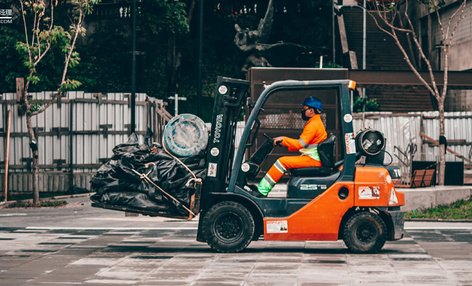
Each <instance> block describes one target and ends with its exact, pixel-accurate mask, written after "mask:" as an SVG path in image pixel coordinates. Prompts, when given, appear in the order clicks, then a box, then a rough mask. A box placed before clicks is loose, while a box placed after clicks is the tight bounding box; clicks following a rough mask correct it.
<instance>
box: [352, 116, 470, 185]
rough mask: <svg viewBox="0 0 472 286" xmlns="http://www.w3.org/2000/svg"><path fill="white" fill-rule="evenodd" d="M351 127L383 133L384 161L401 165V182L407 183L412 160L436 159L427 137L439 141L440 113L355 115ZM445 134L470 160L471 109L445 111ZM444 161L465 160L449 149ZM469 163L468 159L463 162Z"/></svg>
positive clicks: (437, 157) (452, 146)
mask: <svg viewBox="0 0 472 286" xmlns="http://www.w3.org/2000/svg"><path fill="white" fill-rule="evenodd" d="M353 122H354V130H355V131H359V130H362V129H364V128H371V129H376V130H379V131H381V132H382V133H384V135H385V137H386V139H387V144H386V151H387V155H386V156H385V161H384V163H390V162H392V164H393V165H395V166H399V167H401V168H402V172H403V174H404V183H405V184H408V183H409V174H410V173H411V169H410V168H411V162H412V161H433V162H437V161H439V147H438V146H436V145H435V144H434V143H432V142H431V141H429V140H428V139H427V138H426V137H424V136H421V135H420V133H422V134H425V135H426V136H427V137H429V138H431V139H433V140H435V141H439V112H414V113H407V114H405V113H404V114H396V113H385V112H382V113H375V112H369V113H365V114H355V115H354V121H353ZM445 132H446V134H445V137H446V138H447V141H448V146H447V147H448V148H449V149H451V150H452V151H454V152H455V153H457V154H459V155H461V156H463V157H464V158H466V159H469V160H471V159H472V112H446V113H445ZM446 161H447V162H459V161H467V160H464V159H463V158H460V157H458V156H456V155H454V154H452V153H451V152H448V153H447V155H446ZM465 164H468V162H465Z"/></svg>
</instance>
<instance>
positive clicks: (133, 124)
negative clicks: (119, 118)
mask: <svg viewBox="0 0 472 286" xmlns="http://www.w3.org/2000/svg"><path fill="white" fill-rule="evenodd" d="M131 14H132V16H131V17H132V26H133V28H132V29H133V31H132V34H133V35H132V41H133V43H132V51H131V53H132V56H131V104H130V105H131V106H130V108H131V126H130V133H131V134H132V133H134V132H135V131H136V0H133V6H132V8H131Z"/></svg>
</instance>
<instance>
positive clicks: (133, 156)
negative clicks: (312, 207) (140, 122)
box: [91, 134, 206, 215]
mask: <svg viewBox="0 0 472 286" xmlns="http://www.w3.org/2000/svg"><path fill="white" fill-rule="evenodd" d="M113 153H114V155H113V157H112V159H111V160H110V161H108V162H107V163H105V164H103V165H102V166H101V167H100V168H99V169H98V171H97V173H96V174H95V176H94V177H93V178H92V180H91V190H92V191H94V192H96V193H95V194H94V195H93V196H92V197H91V200H92V201H93V202H95V203H98V206H100V205H113V206H126V207H128V208H132V209H135V210H146V211H148V212H153V211H155V212H159V214H162V213H163V212H164V213H166V214H168V215H188V213H189V212H188V211H187V210H186V209H185V208H184V207H182V205H183V206H185V207H187V208H189V207H190V204H191V197H192V195H193V194H195V192H196V189H197V188H198V185H196V184H195V178H197V179H201V180H203V179H204V176H205V174H206V171H205V157H206V156H205V150H203V151H201V152H200V153H198V154H196V155H193V156H190V157H185V158H178V159H176V157H173V156H171V155H170V154H169V153H167V152H166V151H165V150H164V149H163V148H162V147H160V146H159V148H155V149H154V150H153V152H151V148H149V147H148V146H146V145H141V144H139V143H138V140H137V137H136V136H135V135H134V134H133V135H132V136H130V138H129V140H128V142H126V143H124V144H119V145H117V146H115V148H113ZM184 165H185V166H184ZM143 175H145V176H146V177H147V179H149V180H151V181H152V183H150V182H147V179H146V178H144V176H143Z"/></svg>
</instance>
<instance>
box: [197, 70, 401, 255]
mask: <svg viewBox="0 0 472 286" xmlns="http://www.w3.org/2000/svg"><path fill="white" fill-rule="evenodd" d="M249 85H250V83H249V82H247V81H244V80H236V79H230V78H224V77H219V78H218V81H217V87H216V94H215V104H214V108H213V119H212V128H211V133H210V136H209V142H208V146H207V159H206V166H207V174H206V177H205V179H204V181H203V185H202V189H201V197H200V208H199V212H200V217H199V226H198V233H197V240H198V241H201V242H206V243H208V245H209V246H210V247H211V248H212V249H214V250H216V251H218V252H239V251H242V250H244V249H245V248H246V247H247V246H248V245H249V244H250V243H251V241H253V240H258V239H262V238H263V240H265V241H271V240H277V241H285V240H286V241H308V240H311V241H336V240H339V239H342V240H343V241H344V242H345V244H346V246H347V247H348V249H349V250H350V251H352V252H355V253H375V252H378V251H380V250H381V249H382V247H383V246H384V244H385V242H386V241H387V240H389V241H391V240H398V239H401V238H403V236H404V227H403V225H404V224H403V212H402V211H401V210H400V207H401V206H403V205H404V204H405V197H404V194H403V193H401V192H397V191H396V190H395V187H394V184H393V181H392V179H395V176H397V175H398V172H396V171H397V170H394V168H393V167H390V166H384V165H383V161H384V154H385V152H384V151H385V138H384V137H383V135H382V133H381V132H379V131H376V130H369V129H366V130H361V131H360V132H356V133H355V130H354V128H353V118H352V111H351V96H352V93H353V92H354V90H355V82H352V81H349V80H323V81H293V80H287V81H278V82H275V83H272V84H270V85H267V86H265V87H264V90H263V91H262V92H261V94H260V95H259V96H258V98H257V99H256V98H255V97H254V96H253V98H251V97H248V92H247V90H248V88H249ZM308 96H315V97H317V98H319V99H321V101H322V102H323V106H326V107H327V108H324V114H322V118H323V119H324V120H325V121H326V124H325V125H326V126H327V131H328V132H329V133H330V134H329V135H328V138H327V139H326V140H325V141H324V142H322V143H320V144H319V146H318V152H319V154H320V158H321V161H322V167H319V168H314V167H311V168H300V169H292V170H290V174H287V176H286V177H287V179H288V180H287V181H286V184H281V183H279V184H278V186H279V187H281V188H282V193H284V194H285V195H283V196H277V197H274V196H269V197H266V198H257V197H254V196H252V195H251V191H250V190H251V189H254V186H255V184H257V183H258V182H259V179H260V177H261V175H263V172H264V171H267V170H268V168H267V169H265V167H267V166H270V165H271V164H272V163H273V162H274V161H275V160H276V159H277V156H276V155H277V154H276V153H280V152H281V151H280V150H282V148H281V147H275V148H274V147H273V141H272V139H271V138H270V137H269V136H267V135H265V132H264V130H268V129H267V126H274V125H275V126H278V128H279V130H280V134H279V135H286V134H287V133H286V131H287V130H288V129H286V128H291V129H290V130H296V129H297V128H298V130H299V132H300V133H301V129H302V128H303V124H304V123H303V121H301V119H299V118H298V117H299V112H298V110H299V109H300V102H303V100H304V99H305V98H306V97H308ZM243 118H245V119H246V122H245V128H244V131H243V132H242V134H241V136H240V141H239V142H236V129H237V128H236V126H237V123H238V122H239V121H241V120H242V119H243ZM284 129H286V130H284ZM272 130H273V129H272ZM291 135H293V136H291V137H292V138H297V136H298V135H299V134H298V135H296V134H295V133H293V134H291ZM237 144H238V146H236V145H237ZM235 150H236V151H235ZM271 160H272V161H271ZM359 162H362V163H359Z"/></svg>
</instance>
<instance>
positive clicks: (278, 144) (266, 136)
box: [262, 133, 282, 146]
mask: <svg viewBox="0 0 472 286" xmlns="http://www.w3.org/2000/svg"><path fill="white" fill-rule="evenodd" d="M262 135H264V137H265V138H267V140H268V141H269V142H270V143H271V144H272V145H274V138H272V137H269V135H267V134H265V133H262ZM277 146H282V145H281V144H280V142H277Z"/></svg>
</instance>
